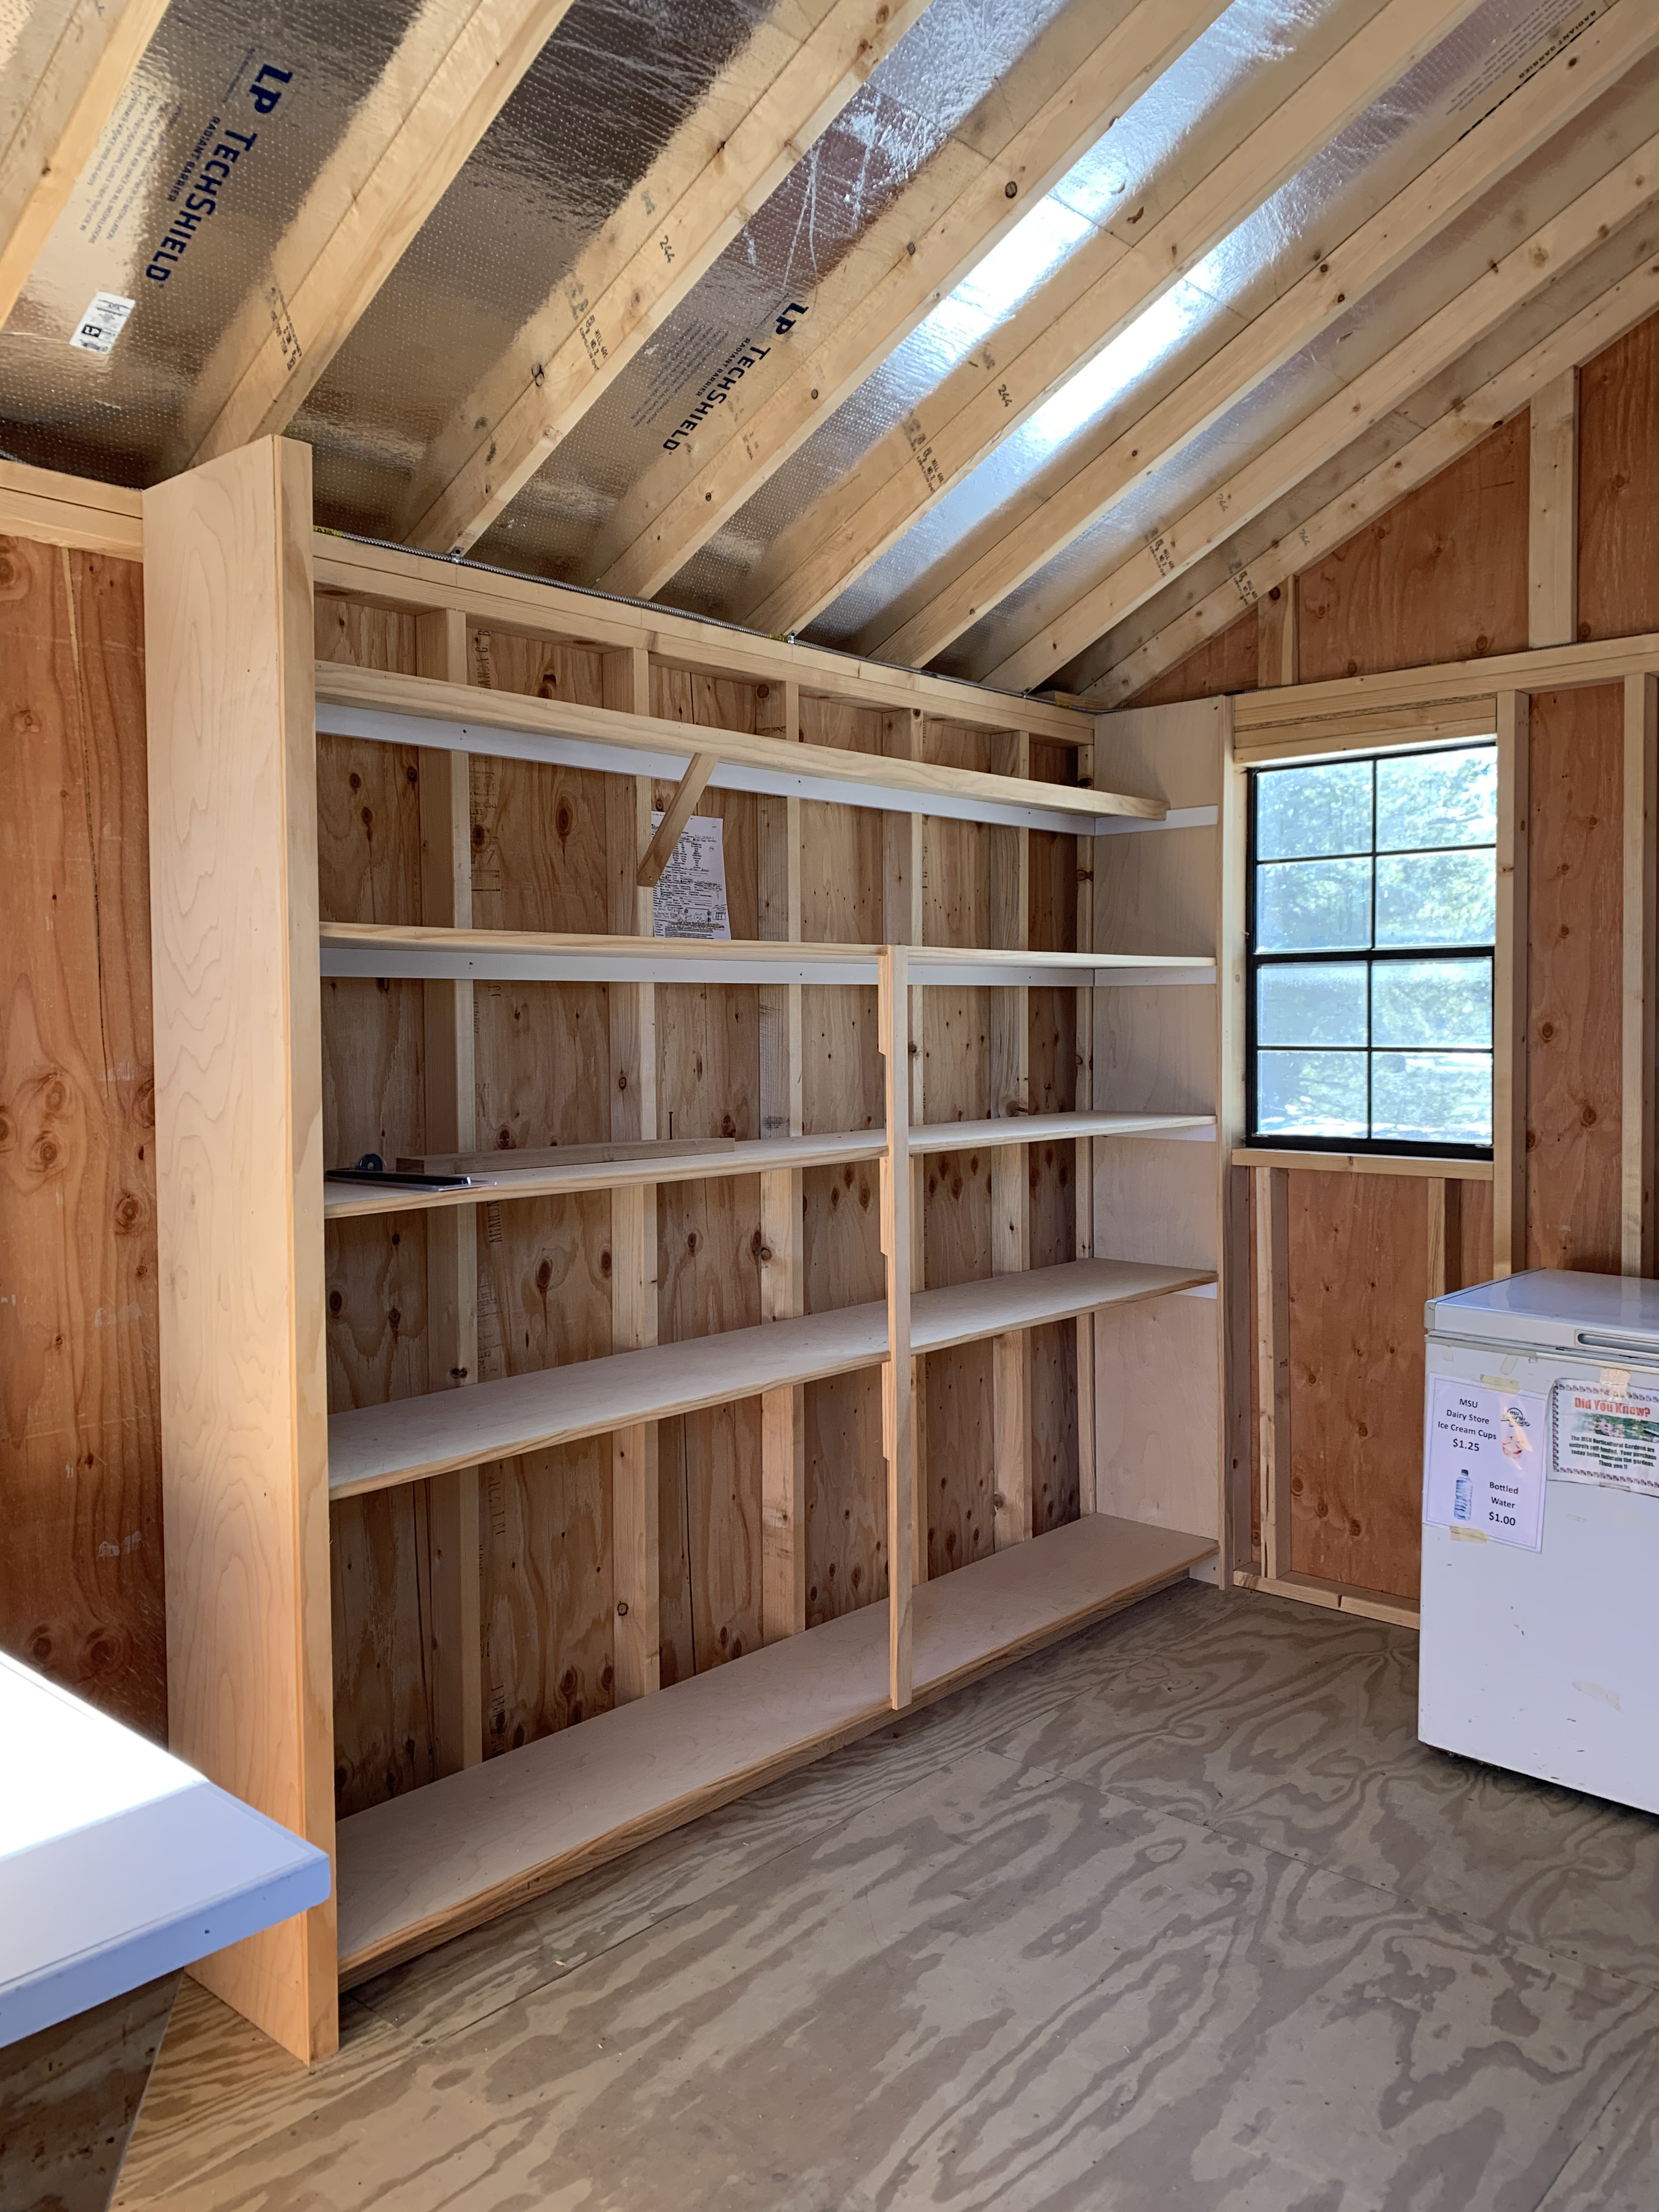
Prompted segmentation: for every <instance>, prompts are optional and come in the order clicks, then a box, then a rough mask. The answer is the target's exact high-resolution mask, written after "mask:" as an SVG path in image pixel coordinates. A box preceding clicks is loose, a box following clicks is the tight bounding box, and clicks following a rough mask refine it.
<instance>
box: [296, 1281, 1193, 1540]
mask: <svg viewBox="0 0 1659 2212" xmlns="http://www.w3.org/2000/svg"><path fill="white" fill-rule="evenodd" d="M1213 1280H1214V1277H1213V1275H1212V1273H1210V1272H1209V1271H1208V1270H1206V1269H1205V1268H1201V1267H1188V1268H1182V1267H1154V1266H1152V1265H1150V1264H1148V1263H1146V1262H1145V1261H1127V1260H1072V1261H1066V1262H1064V1263H1063V1264H1062V1265H1060V1266H1059V1267H1036V1268H1032V1269H1030V1271H1029V1272H1027V1273H1022V1274H1017V1275H999V1276H994V1277H992V1278H990V1279H987V1280H984V1281H981V1282H974V1283H959V1284H957V1285H954V1286H953V1287H952V1288H951V1289H948V1290H938V1291H919V1292H918V1293H917V1295H916V1297H915V1299H914V1300H913V1301H912V1303H911V1322H910V1344H911V1348H912V1350H913V1352H942V1351H945V1350H947V1349H948V1348H949V1347H950V1346H952V1345H957V1344H970V1343H973V1342H975V1341H976V1340H980V1339H982V1338H985V1337H991V1336H999V1335H1002V1334H1006V1333H1008V1332H1009V1331H1011V1330H1015V1329H1025V1328H1037V1327H1040V1326H1041V1325H1042V1323H1044V1322H1054V1321H1064V1320H1066V1319H1069V1318H1070V1317H1071V1316H1073V1315H1075V1314H1079V1313H1089V1312H1092V1311H1094V1310H1096V1309H1097V1308H1099V1307H1102V1306H1109V1305H1126V1304H1133V1303H1135V1302H1137V1301H1138V1300H1140V1299H1143V1298H1155V1297H1165V1296H1167V1295H1169V1294H1170V1292H1172V1291H1182V1290H1188V1289H1193V1288H1196V1287H1200V1286H1201V1285H1206V1284H1207V1283H1210V1282H1212V1281H1213ZM886 1357H887V1309H886V1306H885V1304H883V1303H880V1302H873V1301H872V1303H871V1304H868V1305H858V1306H844V1307H842V1308H841V1309H840V1310H837V1311H836V1312H833V1313H821V1314H808V1315H805V1316H803V1317H802V1318H800V1319H799V1320H795V1321H779V1322H767V1323H764V1324H763V1325H762V1326H761V1327H759V1328H738V1329H728V1330H726V1332H725V1333H723V1334H720V1335H718V1336H702V1337H692V1338H690V1339H688V1340H685V1341H684V1342H683V1343H679V1344H659V1345H653V1346H649V1347H648V1348H647V1349H646V1350H644V1351H641V1352H616V1353H613V1354H612V1355H611V1357H610V1358H601V1359H586V1360H580V1361H578V1362H576V1363H575V1364H573V1365H571V1366H568V1367H555V1368H547V1369H544V1370H540V1371H538V1373H536V1374H533V1375H511V1376H503V1377H502V1378H501V1379H500V1380H499V1381H495V1382H490V1383H474V1384H472V1385H471V1386H470V1387H469V1388H466V1389H459V1390H441V1391H436V1392H434V1393H431V1394H429V1395H426V1396H422V1397H418V1398H400V1399H397V1400H394V1401H392V1403H391V1404H390V1405H385V1406H359V1407H351V1408H350V1409H349V1410H348V1411H346V1412H343V1413H335V1414H333V1415H332V1416H331V1418H330V1420H329V1425H328V1431H329V1495H330V1496H331V1498H349V1497H353V1496H356V1495H357V1494H358V1493H360V1492H364V1491H369V1490H386V1489H391V1488H392V1487H394V1486H396V1485H398V1484H399V1483H404V1482H416V1481H424V1480H428V1478H430V1477H431V1476H433V1475H437V1474H447V1473H448V1472H449V1471H450V1470H451V1469H453V1468H464V1467H477V1466H480V1465H483V1464H484V1463H486V1462H489V1461H491V1460H498V1459H511V1458H514V1457H516V1456H517V1455H519V1454H520V1453H521V1452H527V1451H541V1450H545V1449H550V1447H552V1446H553V1445H556V1444H566V1443H574V1442H576V1441H577V1440H578V1439H579V1438H580V1437H592V1436H603V1435H605V1434H607V1433H609V1432H610V1431H613V1430H617V1429H624V1428H629V1427H631V1426H633V1425H635V1424H637V1423H640V1422H642V1421H655V1420H665V1419H669V1418H671V1416H672V1415H674V1414H677V1413H691V1412H694V1411H696V1409H697V1408H698V1407H704V1406H717V1405H723V1404H725V1403H726V1401H728V1400H731V1399H734V1398H744V1397H755V1396H757V1395H760V1394H761V1393H762V1392H763V1391H767V1390H773V1389H781V1388H782V1387H784V1386H785V1385H787V1384H791V1383H814V1382H821V1381H823V1379H825V1378H826V1377H827V1376H832V1375H844V1374H847V1373H849V1372H850V1371H851V1370H854V1369H855V1368H860V1367H877V1366H879V1365H880V1364H881V1363H882V1362H883V1361H884V1359H885V1358H886Z"/></svg>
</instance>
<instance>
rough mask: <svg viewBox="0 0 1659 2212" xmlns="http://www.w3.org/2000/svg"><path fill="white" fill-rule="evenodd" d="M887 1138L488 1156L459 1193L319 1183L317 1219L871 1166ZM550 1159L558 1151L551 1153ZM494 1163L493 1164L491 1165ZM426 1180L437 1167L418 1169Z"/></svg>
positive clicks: (875, 1134)
mask: <svg viewBox="0 0 1659 2212" xmlns="http://www.w3.org/2000/svg"><path fill="white" fill-rule="evenodd" d="M886 1145H887V1139H886V1137H885V1136H884V1133H882V1131H881V1130H879V1129H856V1130H848V1131H846V1132H844V1133H841V1134H839V1135H834V1136H827V1137H770V1138H762V1139H758V1140H743V1141H738V1142H732V1141H731V1140H729V1139H728V1140H727V1141H726V1142H724V1143H711V1144H708V1145H678V1146H674V1147H672V1148H669V1147H667V1146H664V1147H662V1148H661V1149H660V1150H651V1149H647V1147H645V1146H638V1147H635V1156H634V1157H632V1158H627V1157H623V1158H618V1157H617V1147H615V1146H608V1145H592V1146H577V1145H572V1146H568V1147H564V1148H563V1149H566V1150H568V1151H569V1152H574V1153H580V1154H582V1155H584V1156H585V1157H582V1158H575V1159H571V1160H560V1159H557V1158H552V1159H549V1160H548V1161H547V1162H546V1164H538V1165H536V1166H534V1167H513V1166H512V1165H510V1164H509V1163H510V1162H511V1161H512V1160H513V1158H514V1155H513V1153H511V1152H490V1153H486V1154H485V1155H484V1158H486V1159H488V1160H489V1163H490V1164H489V1166H488V1167H487V1168H484V1167H480V1168H477V1169H469V1170H465V1172H468V1173H470V1174H471V1176H472V1182H471V1184H470V1186H469V1187H468V1188H465V1190H418V1189H417V1190H409V1189H403V1190H400V1189H398V1188H395V1187H394V1188H386V1189H385V1190H380V1189H377V1188H375V1187H374V1185H373V1184H367V1183H349V1184H347V1183H337V1184H333V1185H328V1184H325V1186H324V1196H323V1218H324V1219H325V1221H349V1220H351V1219H353V1218H356V1216H358V1215H360V1214H365V1213H416V1212H420V1213H428V1212H431V1211H432V1210H433V1209H434V1208H435V1207H438V1206H484V1205H494V1204H495V1203H497V1202H499V1201H500V1200H502V1199H511V1198H574V1197H575V1196H577V1195H578V1194H580V1192H582V1191H588V1190H626V1189H629V1188H635V1187H637V1186H638V1185H641V1184H649V1183H669V1182H706V1181H708V1180H710V1179H711V1178H714V1177H717V1176H745V1175H761V1174H764V1173H769V1172H772V1171H775V1170H797V1169H800V1168H820V1167H839V1166H841V1165H842V1164H843V1163H845V1162H848V1161H853V1160H878V1159H879V1158H881V1156H882V1153H883V1152H884V1151H885V1149H886ZM554 1149H555V1151H557V1150H558V1149H560V1148H559V1147H555V1148H554ZM497 1163H499V1164H497ZM422 1164H423V1165H424V1166H426V1167H428V1169H429V1170H430V1171H431V1172H432V1173H435V1174H441V1173H442V1172H443V1171H444V1170H443V1167H442V1165H441V1164H439V1163H437V1162H435V1161H434V1162H423V1163H422Z"/></svg>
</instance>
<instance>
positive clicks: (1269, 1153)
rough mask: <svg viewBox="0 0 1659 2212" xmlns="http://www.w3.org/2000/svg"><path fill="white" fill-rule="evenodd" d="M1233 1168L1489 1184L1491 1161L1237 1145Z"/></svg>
mask: <svg viewBox="0 0 1659 2212" xmlns="http://www.w3.org/2000/svg"><path fill="white" fill-rule="evenodd" d="M1232 1164H1233V1165H1234V1166H1235V1167H1236V1168H1295V1169H1296V1170H1297V1171H1298V1172H1299V1173H1301V1174H1304V1175H1310V1174H1311V1175H1384V1176H1440V1177H1441V1178H1442V1179H1443V1180H1446V1181H1449V1182H1491V1181H1492V1162H1491V1161H1490V1160H1443V1159H1437V1158H1422V1159H1409V1158H1407V1157H1406V1155H1405V1154H1404V1153H1392V1154H1391V1153H1384V1152H1279V1150H1277V1149H1276V1147H1274V1146H1272V1145H1236V1146H1234V1147H1233V1154H1232Z"/></svg>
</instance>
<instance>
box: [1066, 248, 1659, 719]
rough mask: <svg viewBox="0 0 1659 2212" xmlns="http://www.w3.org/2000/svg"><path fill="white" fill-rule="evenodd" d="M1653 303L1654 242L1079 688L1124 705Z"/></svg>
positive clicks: (1658, 276)
mask: <svg viewBox="0 0 1659 2212" xmlns="http://www.w3.org/2000/svg"><path fill="white" fill-rule="evenodd" d="M1656 309H1659V258H1653V254H1652V252H1651V249H1650V253H1649V255H1648V257H1647V258H1644V260H1643V261H1642V262H1641V264H1640V265H1639V266H1638V267H1637V268H1636V269H1634V270H1632V271H1631V273H1630V274H1629V275H1628V276H1623V277H1620V280H1619V282H1618V283H1615V284H1613V285H1610V286H1609V287H1608V289H1607V290H1606V291H1605V292H1603V293H1602V294H1601V295H1600V296H1599V297H1598V298H1597V299H1595V300H1594V301H1591V303H1590V304H1589V306H1588V307H1583V308H1581V309H1580V310H1579V312H1578V313H1577V314H1576V315H1573V316H1571V318H1570V319H1568V320H1567V321H1566V322H1565V323H1563V324H1561V325H1560V326H1559V328H1558V329H1556V330H1554V331H1551V332H1550V334H1549V335H1548V337H1544V338H1541V339H1540V340H1539V341H1538V343H1536V344H1535V345H1534V346H1531V347H1529V348H1528V350H1527V351H1526V352H1525V353H1523V354H1522V355H1521V356H1519V358H1518V359H1516V360H1515V361H1513V362H1510V363H1509V364H1508V366H1507V367H1505V368H1501V369H1499V370H1498V373H1497V374H1496V375H1494V376H1491V377H1488V378H1487V379H1486V381H1485V382H1484V383H1483V384H1481V385H1480V386H1477V387H1476V389H1475V390H1474V391H1473V392H1469V393H1468V396H1467V397H1465V398H1458V399H1456V400H1455V401H1454V402H1453V403H1452V404H1451V405H1449V407H1447V408H1446V409H1445V410H1444V411H1443V413H1442V414H1441V415H1439V416H1437V418H1436V420H1435V421H1434V422H1431V423H1430V424H1429V425H1428V426H1427V427H1426V428H1425V429H1423V430H1421V431H1419V434H1418V435H1417V436H1416V437H1415V438H1413V439H1412V440H1410V441H1408V442H1407V444H1406V445H1404V446H1402V447H1401V448H1400V449H1399V451H1398V452H1397V453H1391V454H1390V455H1389V458H1388V459H1386V460H1384V461H1381V462H1379V463H1378V464H1377V465H1376V467H1374V468H1371V469H1369V470H1367V471H1366V472H1365V474H1364V476H1362V477H1360V478H1359V479H1358V482H1357V483H1352V484H1350V485H1349V486H1348V488H1347V489H1346V491H1344V492H1341V493H1340V494H1339V495H1338V496H1337V497H1336V498H1334V499H1332V500H1328V501H1326V503H1325V504H1324V505H1323V506H1322V507H1319V508H1318V509H1317V510H1316V512H1315V513H1311V514H1310V515H1308V516H1307V517H1306V519H1305V520H1303V521H1302V522H1300V523H1298V524H1297V526H1296V527H1295V528H1294V529H1292V530H1291V531H1289V532H1286V533H1285V536H1283V537H1281V538H1279V539H1277V540H1276V541H1275V542H1274V544H1272V545H1270V546H1268V547H1267V549H1266V550H1264V551H1262V552H1261V553H1259V554H1257V555H1255V556H1254V557H1253V558H1252V559H1251V560H1250V561H1249V563H1248V565H1246V564H1243V563H1240V564H1239V569H1238V573H1237V576H1230V577H1229V579H1228V580H1227V581H1226V583H1225V584H1221V585H1218V586H1216V588H1215V589H1214V590H1213V591H1211V592H1206V594H1205V596H1204V597H1203V598H1202V599H1200V600H1199V601H1198V602H1197V603H1196V605H1193V606H1190V607H1187V608H1185V609H1183V610H1182V612H1181V613H1180V614H1178V615H1177V616H1176V617H1175V619H1174V620H1173V621H1171V622H1170V623H1165V624H1164V627H1163V628H1162V629H1158V630H1157V631H1155V632H1154V633H1153V635H1152V636H1151V637H1149V638H1147V639H1146V640H1145V641H1143V642H1142V643H1141V644H1140V645H1139V646H1137V647H1135V648H1134V650H1133V652H1131V653H1126V654H1125V655H1124V657H1123V659H1121V660H1119V661H1116V662H1115V663H1114V664H1113V665H1112V666H1111V667H1110V668H1109V669H1108V670H1107V671H1106V672H1105V673H1104V674H1103V676H1100V677H1098V678H1096V680H1095V681H1094V682H1093V683H1091V684H1090V686H1089V689H1088V690H1087V692H1086V693H1085V694H1084V696H1085V697H1086V698H1089V699H1091V700H1095V701H1097V702H1099V704H1100V705H1101V706H1102V707H1103V708H1114V707H1121V706H1124V705H1127V702H1129V700H1130V699H1132V698H1133V696H1134V695H1135V694H1136V693H1137V692H1139V691H1141V690H1145V688H1146V685H1147V684H1152V683H1154V682H1155V681H1156V680H1157V678H1158V677H1160V676H1163V675H1165V674H1167V672H1168V671H1170V669H1171V668H1174V667H1176V665H1178V664H1179V663H1180V662H1181V661H1182V660H1184V659H1186V657H1187V655H1188V653H1191V652H1193V651H1194V648H1195V647H1199V646H1200V645H1203V644H1204V643H1206V641H1207V640H1209V639H1210V638H1212V637H1214V636H1216V635H1218V633H1219V632H1220V631H1222V630H1224V629H1226V628H1227V627H1228V625H1229V624H1230V623H1234V622H1236V621H1237V619H1238V617H1239V616H1240V615H1241V614H1243V613H1246V612H1248V611H1249V607H1250V606H1251V605H1254V604H1255V600H1256V599H1259V598H1261V595H1262V594H1263V593H1265V592H1269V591H1272V590H1273V589H1274V588H1275V586H1278V587H1281V588H1282V587H1283V586H1286V585H1288V584H1289V583H1290V582H1291V579H1292V578H1293V577H1294V576H1295V575H1297V573H1298V572H1299V571H1300V570H1302V569H1304V568H1307V567H1308V566H1309V564H1310V562H1315V561H1317V560H1319V559H1321V558H1322V556H1324V555H1325V554H1327V553H1328V552H1330V551H1332V550H1334V548H1335V547H1336V546H1339V545H1340V544H1344V543H1345V542H1346V539H1348V538H1351V537H1352V535H1353V533H1354V532H1355V531H1356V530H1363V529H1364V527H1365V526H1366V524H1367V523H1370V522H1375V521H1376V520H1377V518H1378V517H1379V516H1380V515H1383V514H1385V513H1387V512H1388V510H1389V507H1392V506H1393V505H1394V504H1395V501H1396V500H1399V499H1402V498H1403V497H1404V496H1405V495H1406V494H1407V492H1410V491H1415V490H1416V489H1417V488H1418V487H1419V485H1420V484H1425V483H1428V482H1429V480H1430V478H1431V477H1436V476H1438V474H1439V473H1440V471H1441V470H1442V469H1444V468H1448V467H1449V466H1450V465H1451V464H1452V463H1453V462H1454V461H1455V460H1458V459H1461V458H1462V455H1463V454H1465V453H1468V452H1469V450H1470V449H1471V447H1475V446H1478V445H1479V444H1480V441H1481V440H1482V439H1483V438H1485V437H1486V436H1487V435H1489V434H1490V433H1491V432H1492V431H1493V430H1495V429H1497V428H1498V427H1499V425H1500V424H1502V423H1504V422H1508V421H1509V420H1510V417H1511V416H1514V415H1516V414H1518V413H1519V411H1520V410H1521V409H1522V408H1523V407H1525V406H1526V405H1528V403H1529V402H1530V401H1531V400H1532V398H1533V397H1534V394H1535V393H1537V392H1540V391H1541V390H1542V389H1543V387H1544V386H1546V385H1547V384H1549V383H1551V382H1552V381H1553V380H1554V379H1555V378H1557V377H1559V376H1560V375H1561V374H1564V373H1565V371H1566V370H1568V369H1571V368H1579V367H1582V365H1583V363H1584V362H1587V361H1589V360H1591V359H1593V358H1594V356H1595V355H1596V354H1598V353H1600V352H1601V350H1602V349H1603V348H1604V347H1607V346H1610V345H1612V344H1613V343H1614V341H1615V340H1616V339H1619V338H1621V337H1624V335H1625V333H1626V331H1630V330H1633V329H1634V328H1635V326H1636V325H1637V324H1638V323H1639V322H1642V321H1644V320H1645V319H1646V318H1647V317H1648V316H1649V315H1650V314H1652V313H1654V312H1655V311H1656Z"/></svg>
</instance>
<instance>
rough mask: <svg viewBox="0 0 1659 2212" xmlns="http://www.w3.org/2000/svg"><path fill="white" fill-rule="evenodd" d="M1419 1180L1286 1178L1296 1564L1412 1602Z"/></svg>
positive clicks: (1417, 1509) (1423, 1198)
mask: <svg viewBox="0 0 1659 2212" xmlns="http://www.w3.org/2000/svg"><path fill="white" fill-rule="evenodd" d="M1427 1255H1428V1195H1427V1186H1426V1184H1425V1182H1422V1181H1420V1180H1419V1178H1417V1177H1416V1176H1373V1175H1340V1174H1338V1175H1327V1174H1321V1173H1316V1172H1310V1173H1305V1174H1304V1173H1300V1172H1295V1171H1293V1172H1292V1173H1291V1177H1290V1247H1289V1273H1290V1332H1291V1334H1290V1361H1291V1448H1290V1485H1291V1501H1290V1511H1291V1566H1292V1568H1293V1569H1294V1570H1295V1571H1297V1573H1298V1574H1307V1575H1316V1576H1319V1577H1322V1579H1324V1580H1327V1581H1331V1582H1338V1583H1348V1584H1350V1585H1352V1587H1354V1588H1356V1589H1371V1590H1381V1591H1384V1592H1386V1593H1387V1594H1389V1595H1392V1596H1395V1597H1399V1598H1402V1599H1404V1600H1405V1601H1406V1602H1407V1604H1411V1605H1414V1604H1415V1603H1416V1602H1417V1592H1418V1582H1419V1574H1420V1571H1421V1559H1422V1538H1421V1533H1420V1521H1421V1506H1422V1444H1423V1297H1424V1287H1425V1273H1426V1268H1427Z"/></svg>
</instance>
